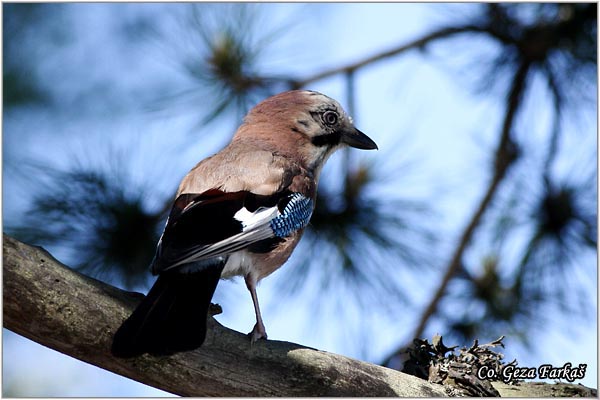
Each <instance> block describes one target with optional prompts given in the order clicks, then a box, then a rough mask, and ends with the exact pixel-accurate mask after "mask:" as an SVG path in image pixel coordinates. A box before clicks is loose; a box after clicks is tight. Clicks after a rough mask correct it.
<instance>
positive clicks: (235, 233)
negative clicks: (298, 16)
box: [152, 189, 314, 274]
mask: <svg viewBox="0 0 600 400" xmlns="http://www.w3.org/2000/svg"><path fill="white" fill-rule="evenodd" d="M313 208H314V202H313V201H312V199H310V198H308V197H305V196H304V195H302V194H300V193H294V192H290V191H282V192H279V193H276V194H274V195H270V196H264V195H256V194H253V193H251V192H246V191H240V192H233V193H225V192H222V191H220V190H216V189H213V190H209V191H207V192H205V193H202V194H183V195H180V196H179V197H178V198H177V200H176V201H175V204H174V205H173V209H172V211H171V214H170V215H169V218H168V220H167V224H166V227H165V230H164V232H163V235H162V236H161V239H160V241H159V243H158V246H157V250H156V256H155V258H154V261H153V264H152V271H153V273H155V274H158V273H161V272H163V271H167V270H172V269H175V268H177V267H180V266H182V265H184V264H188V263H192V262H194V263H196V264H195V265H198V262H199V261H206V265H210V264H212V263H222V262H223V261H224V260H225V259H226V257H227V256H228V255H229V254H231V253H234V252H236V251H239V250H242V249H246V248H249V249H258V248H260V247H264V246H260V245H261V244H263V245H264V244H267V245H269V244H273V243H275V244H276V243H278V242H279V241H281V240H282V238H285V237H287V236H289V235H290V234H291V233H293V232H295V231H297V230H299V229H302V228H304V227H305V226H306V225H307V224H308V221H309V220H310V217H311V215H312V211H313ZM271 242H272V243H271ZM267 247H269V246H267Z"/></svg>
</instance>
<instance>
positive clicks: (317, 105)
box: [112, 90, 377, 357]
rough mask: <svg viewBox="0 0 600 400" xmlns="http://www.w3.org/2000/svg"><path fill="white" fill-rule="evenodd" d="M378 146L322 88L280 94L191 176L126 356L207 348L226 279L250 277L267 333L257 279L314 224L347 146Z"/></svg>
mask: <svg viewBox="0 0 600 400" xmlns="http://www.w3.org/2000/svg"><path fill="white" fill-rule="evenodd" d="M343 146H351V147H354V148H358V149H377V145H376V144H375V142H373V141H372V140H371V139H370V138H369V137H368V136H366V135H365V134H364V133H362V132H361V131H359V130H358V129H356V128H355V127H354V125H353V123H352V119H351V118H350V117H349V116H348V115H347V114H346V112H345V111H344V110H343V109H342V107H341V106H340V104H339V103H338V102H337V101H335V100H333V99H331V98H329V97H327V96H325V95H323V94H321V93H318V92H314V91H307V90H293V91H289V92H284V93H280V94H278V95H275V96H273V97H270V98H268V99H266V100H264V101H262V102H261V103H259V104H258V105H257V106H256V107H254V108H253V109H252V110H251V111H250V112H249V113H248V114H247V115H246V116H245V118H244V121H243V124H242V125H241V126H240V127H239V129H238V130H237V132H236V133H235V135H234V137H233V139H232V140H231V143H229V145H227V146H226V147H225V148H224V149H223V150H221V151H220V152H218V153H217V154H215V155H213V156H211V157H209V158H207V159H205V160H203V161H201V162H200V163H198V164H197V165H196V166H195V167H194V168H193V169H192V170H191V171H190V172H189V173H188V174H187V175H186V176H185V177H184V178H183V180H182V182H181V184H180V185H179V189H178V190H177V194H176V196H175V201H174V203H173V206H172V209H171V212H170V214H169V217H168V219H167V223H166V226H165V228H164V231H163V234H162V236H161V237H160V240H159V241H158V245H157V248H156V254H155V257H154V259H153V261H152V264H151V269H152V273H153V274H154V275H158V279H157V280H156V282H155V283H154V285H153V286H152V288H151V289H150V291H149V293H148V295H147V296H146V297H145V298H144V300H142V302H141V303H140V305H139V306H138V307H137V308H136V309H135V311H134V312H133V313H132V315H131V316H130V317H129V318H128V319H127V320H125V322H124V323H123V324H122V325H121V327H120V328H119V329H118V330H117V332H116V333H115V336H114V339H113V346H112V352H113V354H114V355H116V356H119V357H133V356H137V355H141V354H143V353H149V354H152V355H169V354H173V353H176V352H181V351H188V350H192V349H195V348H198V347H200V346H201V345H202V343H203V342H204V339H205V336H206V323H207V313H208V308H209V306H210V302H211V299H212V296H213V294H214V291H215V289H216V287H217V283H218V282H219V279H226V278H231V277H234V276H243V277H244V280H245V282H246V286H247V288H248V290H249V291H250V295H251V296H252V302H253V304H254V311H255V314H256V325H254V328H253V329H252V332H250V334H249V335H250V337H251V342H252V343H253V342H255V341H256V340H258V339H260V338H265V339H266V338H267V332H266V330H265V326H264V323H263V321H262V317H261V314H260V307H259V304H258V297H257V294H256V285H257V283H258V282H259V281H260V280H261V279H263V278H264V277H266V276H268V275H269V274H271V273H273V272H274V271H275V270H277V269H278V268H279V267H280V266H281V265H282V264H283V263H284V262H285V261H286V260H287V259H288V258H289V256H290V254H291V253H292V251H293V250H294V247H296V245H297V244H298V241H299V240H300V237H301V236H302V233H303V231H304V228H305V227H306V225H307V224H308V222H309V220H310V217H311V214H312V212H313V208H314V206H315V199H316V195H317V184H318V182H319V175H320V172H321V169H322V167H323V164H324V163H325V161H326V160H327V158H328V157H329V156H330V155H331V154H332V153H333V152H334V151H335V150H337V149H339V148H341V147H343Z"/></svg>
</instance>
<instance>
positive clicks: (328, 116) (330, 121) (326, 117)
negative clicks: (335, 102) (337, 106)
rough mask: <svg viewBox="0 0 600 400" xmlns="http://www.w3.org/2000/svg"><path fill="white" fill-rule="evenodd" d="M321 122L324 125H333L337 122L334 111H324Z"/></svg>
mask: <svg viewBox="0 0 600 400" xmlns="http://www.w3.org/2000/svg"><path fill="white" fill-rule="evenodd" d="M323 122H324V123H325V124H326V125H330V126H331V125H335V124H337V122H338V115H337V113H336V112H335V111H325V112H324V113H323Z"/></svg>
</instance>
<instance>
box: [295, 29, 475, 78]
mask: <svg viewBox="0 0 600 400" xmlns="http://www.w3.org/2000/svg"><path fill="white" fill-rule="evenodd" d="M466 32H484V31H483V30H482V29H481V28H480V27H478V26H476V25H465V26H458V27H448V28H442V29H439V30H436V31H434V32H431V33H429V34H427V35H425V36H422V37H420V38H418V39H415V40H413V41H411V42H408V43H405V44H402V45H400V46H397V47H394V48H391V49H389V50H386V51H382V52H379V53H377V54H373V55H371V56H369V57H366V58H364V59H362V60H359V61H355V62H353V63H350V64H348V65H344V66H341V67H335V68H331V69H326V70H325V71H321V72H319V73H317V74H315V75H311V76H308V77H306V78H303V79H297V80H291V81H289V82H290V86H291V87H292V88H294V89H298V88H302V87H305V86H307V85H309V84H311V83H313V82H316V81H320V80H321V79H325V78H329V77H331V76H334V75H337V74H348V73H353V72H354V71H356V70H358V69H360V68H363V67H365V66H367V65H370V64H373V63H375V62H378V61H382V60H385V59H386V58H390V57H393V56H397V55H399V54H402V53H404V52H406V51H409V50H413V49H423V48H424V47H425V46H426V45H427V44H429V42H432V41H434V40H436V39H441V38H446V37H448V36H452V35H456V34H459V33H466ZM484 33H485V32H484Z"/></svg>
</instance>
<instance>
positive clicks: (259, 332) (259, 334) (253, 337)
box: [248, 322, 267, 344]
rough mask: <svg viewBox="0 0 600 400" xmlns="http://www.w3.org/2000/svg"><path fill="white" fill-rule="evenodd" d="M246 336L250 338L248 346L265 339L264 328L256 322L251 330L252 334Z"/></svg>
mask: <svg viewBox="0 0 600 400" xmlns="http://www.w3.org/2000/svg"><path fill="white" fill-rule="evenodd" d="M248 336H250V344H254V343H256V341H258V340H259V339H267V331H266V330H265V326H264V325H263V324H259V323H258V322H257V323H256V325H254V328H252V332H250V333H248Z"/></svg>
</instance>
